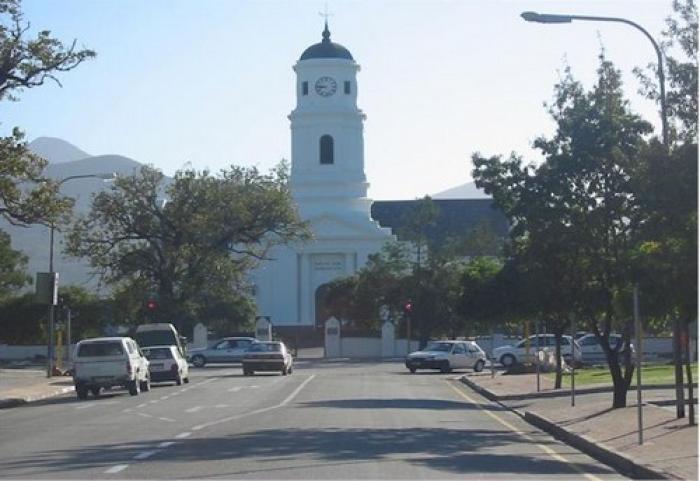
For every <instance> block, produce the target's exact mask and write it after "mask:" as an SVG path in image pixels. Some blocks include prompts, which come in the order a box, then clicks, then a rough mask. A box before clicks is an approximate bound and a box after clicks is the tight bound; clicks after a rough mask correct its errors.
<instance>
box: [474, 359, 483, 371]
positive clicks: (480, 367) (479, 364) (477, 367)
mask: <svg viewBox="0 0 700 481" xmlns="http://www.w3.org/2000/svg"><path fill="white" fill-rule="evenodd" d="M483 370H484V361H483V359H479V360H478V361H476V364H474V372H481V371H483Z"/></svg>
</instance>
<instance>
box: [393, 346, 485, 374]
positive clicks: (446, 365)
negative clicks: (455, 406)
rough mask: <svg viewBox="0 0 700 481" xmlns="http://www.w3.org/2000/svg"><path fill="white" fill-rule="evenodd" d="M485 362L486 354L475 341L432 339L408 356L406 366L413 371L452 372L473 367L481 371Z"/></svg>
mask: <svg viewBox="0 0 700 481" xmlns="http://www.w3.org/2000/svg"><path fill="white" fill-rule="evenodd" d="M485 364H486V354H485V353H484V351H483V350H482V349H481V348H480V347H479V345H478V344H477V343H475V342H473V341H430V342H429V343H428V344H427V345H426V346H425V348H424V349H422V350H420V351H416V352H412V353H410V354H409V355H408V356H407V357H406V367H407V368H408V370H409V371H411V373H415V372H416V370H417V369H439V370H440V371H442V372H450V371H452V370H453V369H460V368H471V369H474V371H475V372H479V371H481V370H482V369H483V368H484V365H485Z"/></svg>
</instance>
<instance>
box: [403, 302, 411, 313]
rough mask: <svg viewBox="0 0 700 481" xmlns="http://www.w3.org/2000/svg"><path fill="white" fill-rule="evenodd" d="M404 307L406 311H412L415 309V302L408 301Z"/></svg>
mask: <svg viewBox="0 0 700 481" xmlns="http://www.w3.org/2000/svg"><path fill="white" fill-rule="evenodd" d="M403 309H404V310H405V311H406V312H411V311H412V310H413V303H412V302H411V301H408V302H407V303H406V304H405V305H404V306H403Z"/></svg>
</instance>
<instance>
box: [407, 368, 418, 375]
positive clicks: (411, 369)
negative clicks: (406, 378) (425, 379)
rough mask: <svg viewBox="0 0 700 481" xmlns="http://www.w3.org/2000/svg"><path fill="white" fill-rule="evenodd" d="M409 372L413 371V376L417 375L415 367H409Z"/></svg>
mask: <svg viewBox="0 0 700 481" xmlns="http://www.w3.org/2000/svg"><path fill="white" fill-rule="evenodd" d="M408 370H409V371H411V374H415V373H416V368H415V367H409V368H408Z"/></svg>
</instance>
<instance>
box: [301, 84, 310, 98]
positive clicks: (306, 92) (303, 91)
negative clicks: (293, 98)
mask: <svg viewBox="0 0 700 481" xmlns="http://www.w3.org/2000/svg"><path fill="white" fill-rule="evenodd" d="M301 94H302V95H309V82H302V83H301Z"/></svg>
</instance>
